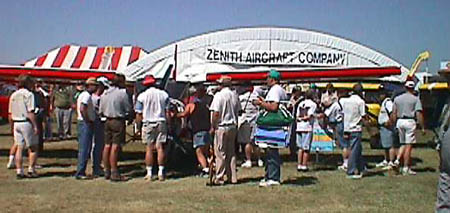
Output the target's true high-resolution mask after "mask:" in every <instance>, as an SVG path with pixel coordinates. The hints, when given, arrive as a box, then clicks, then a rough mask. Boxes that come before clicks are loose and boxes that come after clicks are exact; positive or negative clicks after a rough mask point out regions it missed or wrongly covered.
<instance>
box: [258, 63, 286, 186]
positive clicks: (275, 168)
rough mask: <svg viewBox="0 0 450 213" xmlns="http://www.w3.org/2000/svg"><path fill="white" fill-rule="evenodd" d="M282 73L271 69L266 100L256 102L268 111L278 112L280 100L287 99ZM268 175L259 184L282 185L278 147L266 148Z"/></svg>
mask: <svg viewBox="0 0 450 213" xmlns="http://www.w3.org/2000/svg"><path fill="white" fill-rule="evenodd" d="M280 79H281V74H280V73H279V72H277V71H275V70H270V72H269V73H268V76H267V81H266V83H267V85H268V86H269V87H270V89H269V92H268V93H267V96H266V98H265V100H263V99H262V97H259V99H258V100H255V101H254V102H255V104H256V105H258V106H259V107H262V108H264V109H266V110H267V111H271V112H277V111H278V107H279V105H280V102H281V101H283V100H287V99H288V98H287V95H286V91H285V90H284V89H283V88H282V87H281V86H280V85H279V81H280ZM266 155H267V156H266V168H265V170H266V175H265V176H264V179H263V180H261V182H260V183H259V186H262V187H269V186H277V185H280V181H281V163H282V162H281V157H280V153H279V152H278V149H276V148H267V150H266Z"/></svg>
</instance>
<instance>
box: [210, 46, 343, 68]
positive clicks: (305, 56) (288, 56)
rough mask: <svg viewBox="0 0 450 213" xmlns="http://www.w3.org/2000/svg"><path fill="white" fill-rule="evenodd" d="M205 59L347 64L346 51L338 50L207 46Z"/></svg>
mask: <svg viewBox="0 0 450 213" xmlns="http://www.w3.org/2000/svg"><path fill="white" fill-rule="evenodd" d="M205 60H206V61H211V62H220V63H230V64H247V65H305V66H330V67H333V66H343V65H347V53H344V52H339V51H317V50H299V51H234V50H220V49H214V48H207V49H206V52H205Z"/></svg>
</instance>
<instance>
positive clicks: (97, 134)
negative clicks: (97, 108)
mask: <svg viewBox="0 0 450 213" xmlns="http://www.w3.org/2000/svg"><path fill="white" fill-rule="evenodd" d="M93 134H94V151H93V152H92V164H93V165H92V167H93V171H94V175H100V174H101V173H102V167H101V166H100V164H101V163H102V154H103V147H104V146H105V124H104V123H103V122H101V121H100V119H95V120H94V133H93Z"/></svg>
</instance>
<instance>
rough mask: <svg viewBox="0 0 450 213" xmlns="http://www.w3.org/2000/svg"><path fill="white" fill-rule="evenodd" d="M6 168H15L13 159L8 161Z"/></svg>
mask: <svg viewBox="0 0 450 213" xmlns="http://www.w3.org/2000/svg"><path fill="white" fill-rule="evenodd" d="M6 168H7V169H15V168H16V164H14V161H12V162H8V164H7V165H6Z"/></svg>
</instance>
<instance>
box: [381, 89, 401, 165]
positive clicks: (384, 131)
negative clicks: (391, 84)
mask: <svg viewBox="0 0 450 213" xmlns="http://www.w3.org/2000/svg"><path fill="white" fill-rule="evenodd" d="M380 92H381V93H380V100H381V101H382V102H381V106H380V113H379V114H378V125H379V127H380V140H381V146H382V147H383V149H384V160H383V161H382V162H380V163H378V164H377V165H376V167H383V168H385V169H390V168H392V167H393V166H394V160H395V155H396V152H397V149H396V148H397V147H395V146H394V144H395V142H396V141H397V140H396V139H397V138H398V136H397V134H396V132H395V127H394V126H393V125H392V122H391V120H390V119H389V118H390V116H391V114H392V110H393V106H394V103H393V102H392V100H391V98H389V91H387V90H386V89H385V88H384V87H381V88H380Z"/></svg>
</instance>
